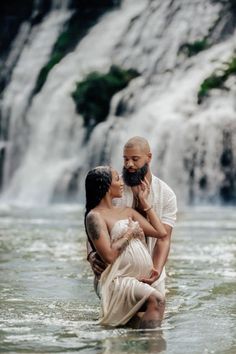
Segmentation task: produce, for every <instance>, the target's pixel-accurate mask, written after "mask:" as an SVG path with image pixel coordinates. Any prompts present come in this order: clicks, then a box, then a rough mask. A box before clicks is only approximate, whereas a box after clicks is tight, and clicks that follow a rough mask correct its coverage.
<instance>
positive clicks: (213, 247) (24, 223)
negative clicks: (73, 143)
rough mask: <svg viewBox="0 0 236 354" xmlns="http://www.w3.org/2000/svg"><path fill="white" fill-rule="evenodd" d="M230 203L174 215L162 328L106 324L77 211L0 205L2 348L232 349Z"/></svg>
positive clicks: (235, 214)
mask: <svg viewBox="0 0 236 354" xmlns="http://www.w3.org/2000/svg"><path fill="white" fill-rule="evenodd" d="M235 255H236V209H233V208H197V209H190V210H188V211H186V212H182V213H180V214H179V220H178V223H177V226H176V228H175V230H174V233H173V242H172V249H171V254H170V257H169V262H168V266H167V272H168V282H167V287H168V290H169V293H168V295H167V307H166V316H165V319H164V321H163V325H162V328H161V329H157V330H155V331H139V330H132V329H126V328H119V329H104V328H102V327H101V326H98V325H97V324H96V319H97V318H98V315H99V301H98V299H97V297H96V295H95V294H94V291H93V284H92V282H93V277H92V273H91V271H90V268H89V265H88V264H87V261H86V250H85V234H84V230H83V217H82V209H81V208H79V207H78V208H76V207H71V206H60V207H48V208H45V209H37V210H36V209H27V208H17V207H10V206H1V207H0V267H1V269H0V271H1V273H0V352H3V353H7V352H8V353H9V352H10V353H76V352H80V353H91V354H95V353H96V354H106V353H107V354H108V353H109V354H110V353H112V354H118V353H153V354H154V353H161V352H162V353H179V354H185V353H188V354H190V353H194V354H198V353H219V354H222V353H225V354H235V353H236V341H235V338H236V257H235Z"/></svg>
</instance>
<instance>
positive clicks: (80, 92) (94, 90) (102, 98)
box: [72, 66, 139, 128]
mask: <svg viewBox="0 0 236 354" xmlns="http://www.w3.org/2000/svg"><path fill="white" fill-rule="evenodd" d="M138 75H139V74H138V72H137V71H136V70H134V69H129V70H124V69H121V68H119V67H117V66H111V68H110V71H109V72H108V73H106V74H101V73H99V72H92V73H90V74H89V75H88V76H87V77H86V78H85V80H83V81H81V82H77V84H76V89H75V91H74V92H73V93H72V97H73V99H74V101H75V104H76V110H77V112H78V113H79V114H81V115H82V116H83V119H84V125H85V126H86V127H89V128H93V127H94V126H95V125H96V124H98V123H100V122H102V121H104V120H105V118H106V117H107V115H108V113H109V109H110V101H111V98H112V96H113V95H114V94H115V93H116V92H118V91H120V90H122V89H124V88H125V87H126V86H127V85H128V83H129V82H130V80H132V79H133V78H135V77H137V76H138Z"/></svg>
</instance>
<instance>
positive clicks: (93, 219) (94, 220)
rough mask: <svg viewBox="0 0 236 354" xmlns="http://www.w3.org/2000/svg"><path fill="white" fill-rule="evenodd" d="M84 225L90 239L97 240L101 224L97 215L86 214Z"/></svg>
mask: <svg viewBox="0 0 236 354" xmlns="http://www.w3.org/2000/svg"><path fill="white" fill-rule="evenodd" d="M86 226H87V231H88V234H89V236H90V237H91V239H92V240H98V239H99V237H100V234H101V224H100V222H99V218H98V217H97V215H94V214H90V215H88V216H87V220H86Z"/></svg>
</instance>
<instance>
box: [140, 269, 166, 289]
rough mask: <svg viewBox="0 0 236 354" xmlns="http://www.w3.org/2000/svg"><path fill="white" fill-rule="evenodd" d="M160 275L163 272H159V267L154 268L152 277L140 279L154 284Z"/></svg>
mask: <svg viewBox="0 0 236 354" xmlns="http://www.w3.org/2000/svg"><path fill="white" fill-rule="evenodd" d="M160 275H161V274H160V272H158V270H157V269H155V268H152V272H151V275H150V278H140V279H139V281H141V282H142V283H146V284H149V285H152V283H154V281H156V280H157V279H158V278H159V277H160Z"/></svg>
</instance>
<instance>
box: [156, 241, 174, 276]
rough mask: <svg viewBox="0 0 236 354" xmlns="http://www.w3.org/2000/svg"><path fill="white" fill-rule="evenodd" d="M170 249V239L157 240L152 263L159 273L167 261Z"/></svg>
mask: <svg viewBox="0 0 236 354" xmlns="http://www.w3.org/2000/svg"><path fill="white" fill-rule="evenodd" d="M169 251H170V240H169V239H164V240H158V241H157V242H156V245H155V248H154V251H153V265H154V268H155V269H157V270H158V271H159V272H160V273H161V272H162V269H163V267H164V265H165V263H166V261H167V258H168V255H169Z"/></svg>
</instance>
